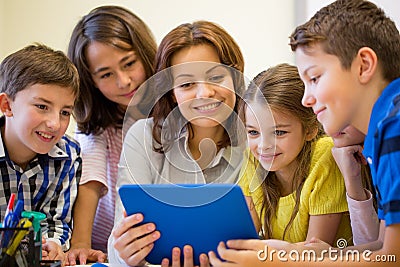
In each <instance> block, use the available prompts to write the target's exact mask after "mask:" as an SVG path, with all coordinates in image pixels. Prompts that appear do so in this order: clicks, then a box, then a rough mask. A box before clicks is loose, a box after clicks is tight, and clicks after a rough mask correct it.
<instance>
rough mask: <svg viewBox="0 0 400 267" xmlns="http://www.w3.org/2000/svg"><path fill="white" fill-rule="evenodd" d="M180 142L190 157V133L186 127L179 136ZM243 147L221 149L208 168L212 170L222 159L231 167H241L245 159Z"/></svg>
mask: <svg viewBox="0 0 400 267" xmlns="http://www.w3.org/2000/svg"><path fill="white" fill-rule="evenodd" d="M178 140H179V142H183V143H184V148H185V151H186V153H187V154H188V155H191V153H190V149H189V133H188V130H187V129H186V127H184V129H183V130H182V131H181V133H180V134H179V138H178ZM243 150H244V149H243V147H232V146H227V147H223V148H221V149H220V150H219V151H218V153H217V155H215V158H214V160H213V161H212V163H211V164H210V165H209V167H208V168H212V167H215V166H217V165H218V164H219V163H220V162H221V160H222V159H224V160H225V161H226V162H227V163H228V164H229V165H230V166H231V167H233V168H236V166H239V164H241V162H242V159H243Z"/></svg>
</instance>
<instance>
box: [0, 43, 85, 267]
mask: <svg viewBox="0 0 400 267" xmlns="http://www.w3.org/2000/svg"><path fill="white" fill-rule="evenodd" d="M78 93H79V78H78V73H77V70H76V68H75V67H74V65H73V64H72V63H71V62H70V61H69V60H68V58H67V57H66V56H65V55H64V53H63V52H61V51H54V50H53V49H51V48H49V47H47V46H44V45H41V44H36V45H30V46H27V47H25V48H23V49H21V50H19V51H17V52H15V53H13V54H11V55H9V56H8V57H6V58H5V59H4V60H3V62H2V63H1V65H0V110H1V113H2V114H3V116H1V117H0V129H1V133H0V135H1V138H0V170H1V183H0V211H1V216H0V219H1V221H3V220H4V215H5V211H6V206H7V202H8V200H9V198H10V196H11V194H12V193H15V194H16V196H17V199H18V200H22V201H23V202H24V209H25V210H28V211H40V212H42V213H44V214H46V219H45V220H44V221H43V222H42V227H43V228H42V231H43V237H44V240H45V243H44V244H43V247H42V248H43V259H61V260H63V258H64V253H63V250H65V249H67V248H68V242H69V238H70V235H71V210H72V206H73V203H74V201H75V198H76V196H77V185H78V182H79V179H80V175H81V157H80V148H79V144H78V143H77V142H76V141H74V140H73V139H71V138H70V137H68V136H66V135H64V134H65V131H66V130H67V128H68V124H69V121H70V116H71V113H72V109H73V106H74V102H75V99H76V96H77V95H78Z"/></svg>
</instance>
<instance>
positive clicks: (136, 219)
mask: <svg viewBox="0 0 400 267" xmlns="http://www.w3.org/2000/svg"><path fill="white" fill-rule="evenodd" d="M142 221H143V215H142V214H139V213H138V214H133V215H131V216H127V217H126V214H125V218H124V219H123V220H122V221H121V222H120V223H119V224H118V225H117V227H116V228H115V229H114V230H113V232H112V233H111V234H112V235H113V237H114V248H115V250H116V251H118V254H119V257H120V258H121V259H123V260H124V261H125V263H126V264H128V265H130V266H137V265H143V264H144V263H145V262H144V258H145V257H146V256H147V255H148V254H149V253H150V251H151V250H152V248H153V246H154V241H156V240H157V239H159V238H160V236H161V235H160V232H159V231H156V226H155V225H154V223H146V224H140V223H141V222H142Z"/></svg>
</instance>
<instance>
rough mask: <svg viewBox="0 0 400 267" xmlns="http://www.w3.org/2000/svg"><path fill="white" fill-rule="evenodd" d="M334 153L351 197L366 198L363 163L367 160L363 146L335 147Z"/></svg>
mask: <svg viewBox="0 0 400 267" xmlns="http://www.w3.org/2000/svg"><path fill="white" fill-rule="evenodd" d="M332 155H333V157H334V159H335V161H336V163H337V165H338V167H339V169H340V172H341V173H342V175H343V177H344V182H345V185H346V191H347V194H348V195H349V197H351V198H352V199H354V200H359V201H361V200H366V199H367V196H366V194H365V191H364V187H363V184H362V176H361V164H364V162H365V158H364V157H363V155H362V147H361V146H360V145H352V146H345V147H333V148H332Z"/></svg>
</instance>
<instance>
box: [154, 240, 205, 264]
mask: <svg viewBox="0 0 400 267" xmlns="http://www.w3.org/2000/svg"><path fill="white" fill-rule="evenodd" d="M183 255H184V264H183V266H185V267H193V249H192V247H191V246H189V245H186V246H184V247H183ZM199 261H200V267H209V266H210V262H209V260H208V257H207V255H206V254H201V255H200V258H199ZM168 266H172V267H180V266H181V250H180V249H179V248H178V247H175V248H173V249H172V264H171V265H170V264H169V259H163V261H162V262H161V267H168Z"/></svg>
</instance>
